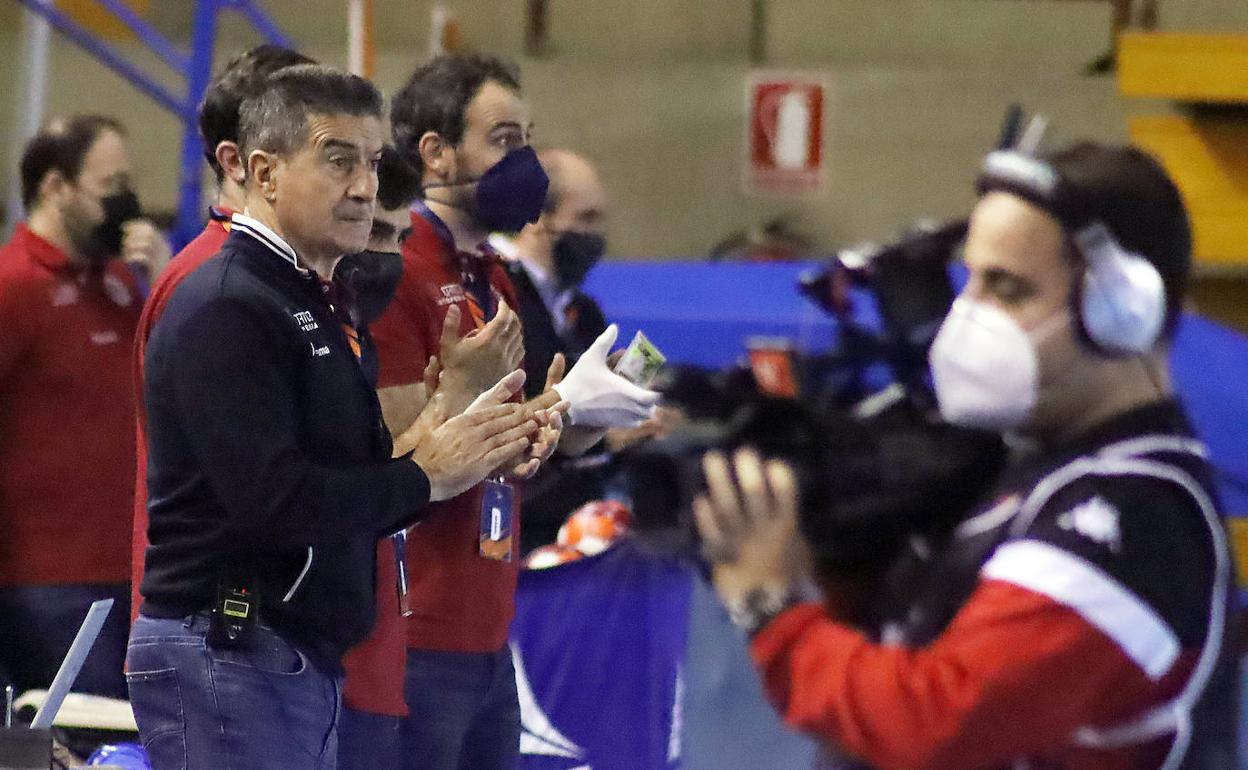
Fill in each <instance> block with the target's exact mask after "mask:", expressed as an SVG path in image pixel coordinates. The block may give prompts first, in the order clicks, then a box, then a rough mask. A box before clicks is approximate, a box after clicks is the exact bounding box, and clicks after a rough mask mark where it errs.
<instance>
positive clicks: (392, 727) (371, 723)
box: [338, 706, 403, 770]
mask: <svg viewBox="0 0 1248 770" xmlns="http://www.w3.org/2000/svg"><path fill="white" fill-rule="evenodd" d="M401 767H403V717H392V716H389V715H387V714H370V713H368V712H367V711H357V710H355V709H353V708H351V707H350V706H345V707H344V708H343V709H342V719H340V720H339V721H338V770H382V769H383V768H384V769H385V770H392V769H393V768H401Z"/></svg>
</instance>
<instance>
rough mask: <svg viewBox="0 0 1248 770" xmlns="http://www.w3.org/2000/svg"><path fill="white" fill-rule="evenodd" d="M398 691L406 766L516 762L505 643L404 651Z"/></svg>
mask: <svg viewBox="0 0 1248 770" xmlns="http://www.w3.org/2000/svg"><path fill="white" fill-rule="evenodd" d="M404 695H405V697H406V698H407V707H408V710H409V711H410V712H411V714H410V716H408V717H407V719H405V720H404V723H403V755H404V757H406V764H405V765H404V767H405V768H406V769H407V770H512V769H513V768H514V767H516V766H517V763H518V761H519V757H520V702H519V700H518V699H517V697H516V671H515V668H514V667H513V666H512V661H511V648H509V647H504V648H503V649H502V650H500V651H498V652H495V653H462V652H437V651H433V650H408V651H407V679H406V681H405V682H404ZM377 767H381V766H380V765H378V766H377Z"/></svg>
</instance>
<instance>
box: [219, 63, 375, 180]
mask: <svg viewBox="0 0 1248 770" xmlns="http://www.w3.org/2000/svg"><path fill="white" fill-rule="evenodd" d="M384 109H385V102H384V100H383V99H382V96H381V92H380V91H378V90H377V87H376V86H374V85H373V84H372V83H370V82H368V81H367V80H365V79H364V78H362V77H359V76H358V75H352V74H350V73H347V72H343V71H342V70H337V69H334V68H333V67H326V66H324V65H321V64H301V65H297V66H294V67H286V68H283V69H281V70H279V71H278V72H275V73H274V74H273V75H272V76H271V77H270V78H269V80H268V83H267V85H266V87H265V89H264V91H263V92H262V93H261V94H260V95H259V96H257V97H255V98H254V99H246V100H244V101H243V104H242V107H241V108H240V109H239V125H238V140H239V149H240V151H241V154H242V156H243V157H247V156H248V155H249V154H251V152H252V151H253V150H263V151H265V152H271V153H273V154H275V155H286V154H289V153H291V152H294V151H295V150H297V149H298V148H299V147H301V146H302V145H303V143H304V142H305V141H307V138H308V121H309V118H310V117H311V116H313V115H354V116H375V117H378V118H380V117H382V115H383V113H384Z"/></svg>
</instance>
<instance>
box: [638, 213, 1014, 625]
mask: <svg viewBox="0 0 1248 770" xmlns="http://www.w3.org/2000/svg"><path fill="white" fill-rule="evenodd" d="M965 229H966V225H965V222H953V223H949V224H947V225H943V226H940V227H925V228H920V229H916V230H912V231H910V232H908V233H906V234H905V235H904V236H903V237H902V238H901V239H899V240H898V241H897V242H896V243H893V244H889V245H886V246H883V247H872V248H871V249H869V250H856V251H852V252H842V253H841V254H838V255H837V257H836V258H835V259H833V260H831V261H830V262H829V263H828V264H827V265H826V266H825V267H823V268H822V269H820V270H819V271H816V272H812V273H810V274H808V275H806V276H804V277H803V280H802V282H801V285H800V286H799V290H800V291H801V292H802V293H803V294H804V295H806V296H807V297H809V298H811V299H812V300H813V301H815V302H816V303H817V304H818V305H819V306H820V307H821V308H823V309H824V310H825V311H827V312H829V313H831V314H832V315H834V316H836V317H837V318H838V319H839V320H841V323H842V331H843V333H842V334H841V335H840V341H839V344H838V345H837V346H836V347H835V348H833V349H832V350H831V351H829V352H827V353H824V354H821V355H817V356H804V355H800V354H797V353H793V354H792V356H793V362H792V366H793V369H794V370H795V372H796V373H797V380H798V382H799V388H798V395H797V398H781V397H777V396H776V395H775V394H774V393H772V392H768V389H767V388H766V387H760V382H759V378H756V377H755V376H754V375H755V373H754V372H753V371H751V368H750V367H749V366H748V365H741V366H736V367H732V368H729V369H726V370H720V371H710V370H704V369H699V368H696V367H684V366H669V367H667V368H666V369H665V370H664V371H663V372H662V373H661V374H660V378H659V380H658V381H656V384H655V385H656V387H657V388H658V389H660V390H662V391H663V393H664V396H665V399H666V401H667V402H668V403H670V404H673V405H675V406H678V407H680V408H681V409H682V410H684V411H685V413H686V415H687V416H688V418H689V420H688V422H687V423H686V424H685V425H684V426H683V427H682V428H681V429H680V430H678V431H677V432H676V433H674V434H673V435H672V436H670V437H669V438H667V439H664V440H662V441H656V442H652V443H650V444H648V445H645V446H643V447H641V448H640V449H638V450H635V451H634V452H633V453H632V454H631V455H630V456H629V457H628V461H627V463H626V466H627V468H628V478H629V479H630V483H629V485H628V486H629V491H630V493H631V496H632V500H633V508H634V515H635V517H636V520H637V523H638V526H639V528H640V529H642V530H654V529H663V528H666V529H669V530H670V529H673V528H674V529H677V530H680V531H683V532H685V533H687V534H688V536H687V537H686V538H685V540H686V541H687V542H689V543H692V542H693V540H694V536H693V535H692V532H693V529H694V528H693V526H692V515H691V511H690V504H691V502H692V500H693V498H694V497H695V496H696V495H697V494H699V493H700V491H701V490H702V489H703V487H704V480H703V478H702V474H701V467H700V461H701V457H702V455H703V454H704V453H705V452H706V451H708V450H711V449H718V450H721V451H727V452H731V451H733V450H734V449H736V448H738V447H743V446H750V447H753V448H755V449H756V450H758V451H759V452H760V453H761V454H762V455H763V456H765V457H768V458H774V459H779V460H783V461H786V462H787V463H789V465H790V466H791V467H793V469H794V471H795V472H796V475H797V479H798V485H799V494H800V525H801V531H802V534H803V536H804V537H805V539H806V541H807V542H808V544H809V545H810V547H811V551H812V553H813V555H814V558H815V564H816V568H817V573H818V574H817V577H818V578H819V581H820V583H821V584H822V586H823V588H824V592H825V596H826V597H827V598H828V601H829V602H831V603H833V604H836V605H838V606H837V610H838V614H839V615H840V616H841V617H845V618H847V619H849V620H851V622H855V623H856V624H858V625H860V626H862V627H863V628H864V629H869V630H870V629H878V628H879V627H880V626H882V625H883V624H884V623H885V622H886V621H887V619H888V618H889V617H890V615H891V614H892V613H893V612H894V610H895V606H893V605H896V606H900V605H902V604H904V601H905V599H904V597H898V598H897V601H896V602H893V601H891V600H890V599H889V597H890V595H891V594H892V592H891V591H890V590H889V588H888V584H889V579H890V577H889V576H890V574H891V573H892V571H893V569H894V567H895V566H896V565H897V564H898V563H899V562H900V561H901V560H902V559H903V558H904V557H905V556H906V555H907V553H908V549H909V547H910V544H911V543H912V542H913V541H914V540H915V538H916V536H918V537H921V538H924V539H926V540H939V539H940V538H941V537H943V536H944V535H945V534H947V533H949V532H951V531H952V529H953V527H954V526H956V524H957V523H958V522H959V521H960V520H961V519H962V518H963V517H964V516H965V514H966V512H967V511H968V510H969V509H970V508H971V507H972V506H973V505H974V504H975V503H976V502H978V501H979V499H980V498H981V497H982V496H983V495H984V494H986V493H987V491H988V487H989V485H990V484H991V483H992V482H993V481H994V480H995V478H996V477H997V475H998V473H999V471H1000V469H1001V468H1002V466H1003V464H1004V461H1005V448H1004V445H1003V444H1002V442H1001V440H1000V438H999V437H998V436H996V435H995V434H986V433H981V432H978V431H971V430H966V429H962V428H957V427H954V426H950V425H948V424H945V423H943V422H941V421H940V419H939V416H938V412H937V410H936V409H935V397H934V394H933V391H932V389H931V385H930V377H929V375H928V371H927V351H928V348H929V347H930V345H931V341H932V339H933V338H934V337H935V335H936V332H937V330H938V329H939V326H940V323H941V321H942V320H943V319H944V316H945V314H946V312H947V311H948V309H949V306H950V305H951V304H952V302H953V297H954V291H953V287H952V283H951V281H950V277H949V263H950V259H951V256H952V255H953V253H954V250H955V249H956V248H957V246H958V244H959V243H960V242H961V240H962V237H963V235H964V234H965ZM864 296H865V297H866V298H867V299H868V300H870V301H873V302H874V303H875V305H876V307H877V308H878V317H879V319H880V327H879V328H865V327H863V326H862V325H860V324H858V323H856V322H855V321H853V320H852V319H853V317H854V316H855V315H856V314H855V313H854V312H853V311H854V307H853V302H855V301H862V298H863V297H864ZM881 364H882V365H884V366H887V367H888V368H889V369H890V370H891V372H892V374H893V377H894V380H895V383H896V384H895V385H893V386H892V387H891V388H889V389H888V391H887V392H886V393H884V394H879V393H873V392H871V391H869V390H867V389H866V388H865V387H864V383H865V381H866V377H865V372H866V370H867V369H868V368H869V367H875V366H879V365H881ZM864 399H865V400H864Z"/></svg>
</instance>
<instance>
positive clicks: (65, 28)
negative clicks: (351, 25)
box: [18, 0, 291, 249]
mask: <svg viewBox="0 0 1248 770" xmlns="http://www.w3.org/2000/svg"><path fill="white" fill-rule="evenodd" d="M18 2H20V3H21V4H22V5H24V6H26V7H27V8H28V9H30V11H31V12H33V13H36V14H38V15H39V16H41V17H42V18H44V19H46V20H47V22H48V24H50V25H51V26H52V27H53V28H54V29H56V31H57V32H60V33H61V34H62V35H64V36H65V37H67V38H69V39H70V40H71V41H73V42H74V43H75V44H76V45H78V47H80V48H82V49H83V50H84V51H86V52H87V53H89V54H91V55H92V56H94V57H95V58H96V59H98V60H99V61H100V63H102V64H103V65H104V66H106V67H108V68H109V69H111V70H112V71H113V72H116V73H117V74H118V75H120V76H121V77H123V78H125V79H126V80H127V81H128V82H129V83H130V84H131V85H133V86H134V87H135V88H137V89H138V90H139V91H141V92H142V93H144V94H145V95H147V96H148V97H149V98H150V99H152V100H153V101H155V102H156V103H157V104H159V105H160V106H161V107H163V108H165V109H166V110H168V111H170V112H172V113H173V114H174V115H176V116H177V117H178V119H179V120H180V121H182V126H183V131H182V153H181V161H180V164H179V169H178V217H177V223H176V225H175V227H174V231H173V233H172V238H173V243H174V247H175V248H179V249H180V248H181V247H182V246H184V245H185V244H186V243H187V242H188V241H190V240H191V239H192V238H194V237H195V234H196V233H198V232H199V231H200V229H201V228H202V227H203V223H204V211H203V208H202V205H201V195H200V193H201V190H200V181H201V179H202V175H201V166H200V163H201V162H202V160H203V142H202V141H201V139H200V136H199V126H198V121H197V114H198V112H199V103H200V101H202V100H203V98H204V91H205V90H207V88H208V82H209V81H210V80H211V78H212V61H213V53H214V49H215V47H216V42H217V15H218V13H219V12H221V11H234V12H236V13H239V14H241V15H242V16H243V17H244V18H246V19H247V20H248V21H249V22H250V23H251V25H252V26H253V27H255V28H256V31H257V32H259V33H260V35H261V36H262V37H263V38H264V39H266V40H267V41H269V42H270V43H274V44H276V45H282V46H287V47H290V46H291V44H290V41H289V40H288V39H287V37H286V36H285V35H284V34H283V33H282V31H281V29H280V28H279V27H278V26H277V24H276V22H274V21H273V18H272V17H271V16H269V15H268V13H266V12H265V11H264V9H262V8H261V7H260V6H259V5H257V4H256V2H255V0H195V15H194V20H193V23H192V32H191V50H190V53H189V55H188V54H186V53H183V52H182V51H181V50H180V49H179V48H178V46H177V45H175V44H174V43H173V42H172V41H170V40H169V39H168V38H166V37H165V36H164V35H162V34H160V32H158V31H157V30H156V29H155V28H154V27H152V26H151V25H150V24H148V23H147V22H146V21H144V20H143V18H142V17H140V16H139V15H138V14H136V13H135V12H134V11H133V10H132V9H131V8H130V7H129V6H128V5H126V4H125V3H124V2H122V0H97V2H98V3H99V4H100V6H101V7H102V8H104V9H105V10H107V11H108V12H109V13H111V14H113V16H115V17H116V18H117V19H118V20H120V21H121V22H122V23H123V24H125V25H126V27H127V28H129V29H130V31H131V32H133V33H134V34H135V36H136V37H137V38H138V39H139V40H140V41H141V42H142V43H143V44H144V45H145V46H146V47H147V48H148V49H149V50H150V51H152V53H154V54H155V55H156V56H157V57H159V58H160V60H161V61H162V62H164V63H165V64H166V65H167V66H168V67H169V68H170V69H172V70H173V71H174V72H176V73H177V74H178V75H180V76H181V77H182V79H183V80H184V81H185V82H186V92H185V94H184V95H181V96H179V95H178V94H176V93H174V92H173V91H171V90H169V89H168V88H166V87H165V86H164V85H162V84H161V83H160V82H158V81H157V80H156V79H154V78H153V77H152V76H151V75H149V74H147V73H146V72H144V71H143V70H142V69H140V68H139V67H137V66H136V65H135V64H134V63H133V62H131V61H129V60H128V59H126V57H125V56H123V55H122V54H121V53H120V52H118V51H117V49H116V48H114V47H113V46H112V45H110V44H109V43H107V42H105V41H103V40H101V39H99V38H98V37H96V36H95V35H94V34H92V33H91V31H90V30H88V29H87V28H86V27H84V26H82V25H81V24H79V23H78V22H76V21H74V19H73V18H71V17H70V16H68V15H67V14H65V13H64V12H62V11H60V10H58V9H57V8H55V7H54V6H53V5H51V4H49V3H42V2H39V1H38V0H18Z"/></svg>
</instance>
